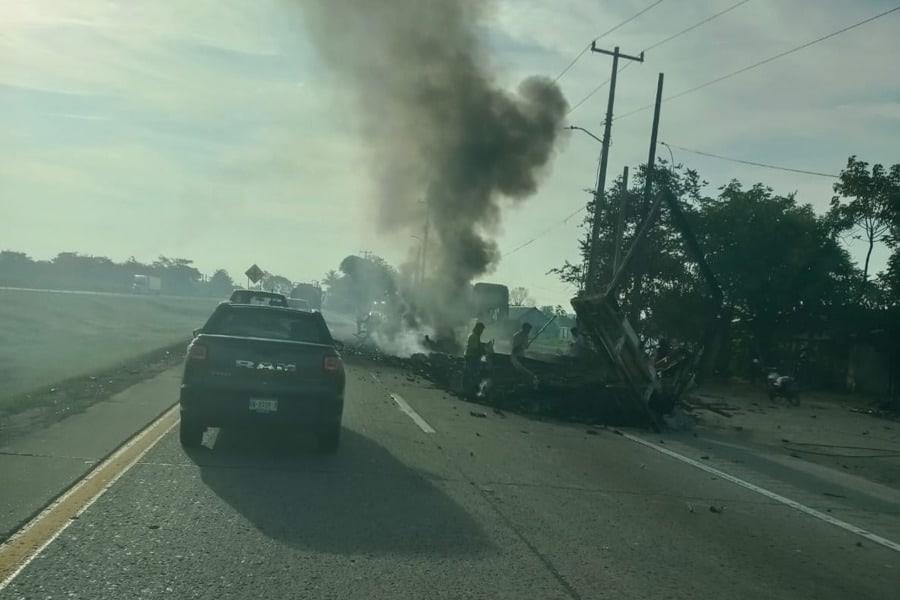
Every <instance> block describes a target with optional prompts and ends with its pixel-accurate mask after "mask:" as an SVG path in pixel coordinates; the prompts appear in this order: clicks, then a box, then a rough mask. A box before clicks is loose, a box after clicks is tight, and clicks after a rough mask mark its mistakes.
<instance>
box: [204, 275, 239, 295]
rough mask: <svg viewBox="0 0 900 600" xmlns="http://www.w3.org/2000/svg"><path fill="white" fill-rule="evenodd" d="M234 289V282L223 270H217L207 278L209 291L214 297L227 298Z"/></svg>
mask: <svg viewBox="0 0 900 600" xmlns="http://www.w3.org/2000/svg"><path fill="white" fill-rule="evenodd" d="M234 288H235V285H234V280H233V279H231V275H229V274H228V271H226V270H225V269H219V270H217V271H216V272H215V273H213V274H212V277H210V278H209V289H210V291H211V292H212V293H213V294H214V295H216V296H227V295H229V294H231V291H232V290H233V289H234Z"/></svg>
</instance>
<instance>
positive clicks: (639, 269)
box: [632, 73, 663, 318]
mask: <svg viewBox="0 0 900 600" xmlns="http://www.w3.org/2000/svg"><path fill="white" fill-rule="evenodd" d="M662 92H663V74H662V73H660V74H659V78H658V79H657V80H656V103H655V104H654V106H653V128H652V129H651V130H650V152H649V154H648V156H647V169H646V171H645V172H644V196H643V199H642V201H641V219H642V220H643V221H646V220H647V219H649V218H650V194H651V192H652V187H653V179H654V177H655V175H656V139H657V137H658V135H659V110H660V106H661V105H662ZM638 252H639V254H636V255H635V261H634V288H633V293H634V296H633V298H634V299H636V298H639V297H640V294H641V276H642V275H643V273H644V271H645V268H644V267H645V265H644V262H645V260H646V257H647V253H646V252H641V251H640V250H638ZM632 304H633V305H634V302H632ZM635 306H636V305H635ZM633 310H635V311H636V310H637V309H636V308H633ZM636 317H637V314H636V313H633V314H632V318H636Z"/></svg>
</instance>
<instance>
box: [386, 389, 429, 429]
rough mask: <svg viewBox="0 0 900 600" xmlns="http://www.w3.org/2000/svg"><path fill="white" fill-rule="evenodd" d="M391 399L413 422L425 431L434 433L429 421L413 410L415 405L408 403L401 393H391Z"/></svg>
mask: <svg viewBox="0 0 900 600" xmlns="http://www.w3.org/2000/svg"><path fill="white" fill-rule="evenodd" d="M391 399H392V400H393V401H394V402H396V403H397V407H398V408H399V409H400V410H401V411H402V412H404V413H406V416H408V417H409V418H410V419H412V420H413V423H415V424H416V425H418V426H419V429H421V430H422V431H424V432H425V433H434V432H435V431H434V428H433V427H432V426H431V425H429V424H428V422H427V421H426V420H425V419H423V418H422V417H421V416H419V413H417V412H416V411H414V410H413V407H412V406H410V405H409V404H407V403H406V400H404V399H403V396H401V395H400V394H391Z"/></svg>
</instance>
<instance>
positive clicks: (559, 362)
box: [348, 190, 725, 428]
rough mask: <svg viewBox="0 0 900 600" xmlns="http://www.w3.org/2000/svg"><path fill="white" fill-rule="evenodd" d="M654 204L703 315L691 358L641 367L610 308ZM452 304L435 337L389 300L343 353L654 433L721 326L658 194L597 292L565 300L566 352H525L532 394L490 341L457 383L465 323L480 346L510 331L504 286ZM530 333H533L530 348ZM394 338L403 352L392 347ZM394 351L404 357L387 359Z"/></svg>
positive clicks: (692, 245) (645, 361)
mask: <svg viewBox="0 0 900 600" xmlns="http://www.w3.org/2000/svg"><path fill="white" fill-rule="evenodd" d="M663 204H665V205H666V207H667V208H668V211H669V214H670V216H671V218H672V219H673V221H674V224H675V225H676V227H677V228H678V229H679V230H680V232H681V233H682V236H683V238H684V242H685V245H686V247H687V249H688V251H689V253H690V254H691V256H692V258H693V259H694V260H695V262H696V263H697V265H698V267H699V269H700V271H701V273H702V274H703V276H704V278H705V280H706V283H707V286H708V288H709V291H710V296H711V300H712V306H711V311H710V314H711V317H710V323H709V326H708V328H707V330H706V332H705V334H704V336H703V342H702V344H700V345H698V346H697V347H695V348H693V349H692V350H688V349H686V348H680V349H676V350H672V351H668V352H666V353H665V354H664V355H659V354H657V356H656V357H655V358H651V357H650V356H648V353H647V352H646V351H645V349H644V347H643V346H642V344H641V341H640V340H639V339H638V336H637V334H636V333H635V331H634V329H633V328H632V326H631V324H630V323H629V321H628V319H627V317H626V316H625V313H624V311H622V310H621V309H620V307H619V306H618V303H617V296H618V294H617V287H618V286H619V284H620V282H621V281H622V280H623V276H624V274H625V273H626V271H627V269H628V268H629V266H630V264H631V262H632V259H633V257H634V254H635V250H636V249H638V248H639V247H640V246H641V244H642V243H643V240H644V238H645V236H646V233H647V230H648V229H649V228H650V227H651V226H652V224H653V221H654V220H655V219H656V218H657V216H658V215H659V212H660V209H661V206H662V205H663ZM462 304H464V305H465V315H466V318H465V319H464V320H461V321H458V322H457V323H455V326H445V327H443V328H442V329H440V330H439V332H437V333H435V331H434V330H433V329H431V328H429V327H428V326H422V325H421V322H422V321H421V317H419V316H417V314H416V312H415V309H414V308H413V306H414V303H410V302H403V301H402V300H401V296H400V295H399V294H398V295H396V296H395V297H394V300H393V301H392V302H388V301H380V302H377V303H376V304H375V305H374V308H375V310H373V311H372V312H370V313H369V314H368V315H367V316H366V318H365V319H364V322H361V323H360V331H359V333H358V336H357V344H355V345H352V346H351V347H349V348H348V350H350V351H351V352H353V353H355V354H357V355H363V356H365V357H367V358H369V359H374V360H379V361H384V362H388V363H391V364H394V365H397V366H401V367H403V368H407V369H411V370H413V371H415V372H416V373H418V374H420V375H422V376H424V377H426V378H428V379H430V380H432V381H433V382H434V383H435V384H437V385H439V386H441V387H443V388H444V389H447V390H449V391H451V392H453V393H456V394H459V395H463V396H466V397H468V398H469V399H472V400H474V401H476V402H480V403H483V404H486V405H490V406H493V407H495V408H507V409H510V408H511V409H519V410H525V411H529V412H538V413H540V414H543V415H547V416H555V417H561V418H574V419H584V420H588V421H591V422H602V423H607V424H631V425H642V426H649V427H653V428H657V427H660V426H661V425H662V417H663V416H664V415H666V414H668V413H670V412H671V411H672V410H673V409H674V408H675V406H676V404H677V403H678V400H679V398H680V397H681V395H682V394H683V393H684V392H685V391H686V390H687V389H689V387H690V386H691V385H692V384H693V383H694V382H695V380H696V379H697V378H698V376H699V375H700V371H701V370H702V365H704V364H707V362H708V360H707V358H708V354H709V351H710V349H711V348H713V346H714V345H715V340H716V338H717V336H718V334H719V332H720V331H721V325H722V323H723V320H724V319H725V316H724V314H723V310H722V308H723V302H722V292H721V289H720V287H719V284H718V282H717V280H716V277H715V276H714V275H713V273H712V271H711V270H710V269H709V267H708V265H707V263H706V261H705V258H704V256H703V254H702V251H701V249H700V247H699V244H698V243H697V240H696V239H695V237H694V235H693V233H692V231H691V230H690V228H689V226H688V224H687V221H686V220H685V219H684V218H683V215H682V213H681V210H680V208H679V206H678V203H677V202H676V201H675V199H674V197H673V196H672V194H671V193H670V192H668V191H667V190H664V191H662V192H660V193H659V194H658V195H657V197H656V198H655V200H654V202H653V204H652V206H651V209H650V213H649V216H648V217H647V219H646V220H645V221H644V223H643V224H642V226H641V228H640V229H639V231H638V232H637V234H636V236H635V239H634V240H633V241H632V244H631V247H630V248H629V250H628V252H627V253H626V255H625V257H624V259H623V260H622V263H621V265H620V266H619V267H618V269H617V271H616V272H615V273H614V275H613V277H612V280H611V282H610V283H609V285H608V286H607V287H606V289H605V290H603V291H602V292H601V293H595V294H583V295H580V296H578V297H576V298H573V299H572V307H573V308H574V310H575V313H576V315H577V323H578V324H577V334H576V335H575V339H574V342H573V343H572V346H571V351H570V352H569V353H567V354H555V355H547V354H543V355H542V354H539V353H529V355H528V356H527V357H526V358H525V359H524V361H525V362H526V365H527V369H528V370H529V371H530V372H532V373H534V375H536V377H537V380H538V382H539V384H538V385H537V386H533V385H532V384H531V382H530V381H529V380H528V379H527V378H523V376H522V373H521V372H520V370H518V369H517V368H515V365H514V361H512V360H511V358H510V355H509V354H507V353H502V352H497V351H495V350H494V343H493V340H491V341H490V342H488V343H486V344H484V345H483V346H484V349H485V352H484V353H483V355H482V356H481V357H480V362H481V365H480V368H479V370H478V373H477V377H478V382H477V385H475V386H474V387H472V386H469V385H467V384H466V382H465V379H466V375H467V373H466V361H465V358H464V356H463V354H462V345H461V344H460V343H459V336H460V335H461V334H462V333H463V332H466V331H467V328H468V329H471V327H472V324H474V323H475V322H482V323H484V325H485V326H486V327H485V336H486V337H487V338H488V339H491V337H492V336H493V337H494V338H495V339H496V338H497V337H500V338H501V339H503V337H502V336H504V335H505V336H507V337H508V336H510V335H511V333H512V330H513V326H512V325H511V322H510V321H509V318H508V316H509V292H508V289H507V288H506V286H503V285H500V284H491V283H476V284H475V285H474V286H471V288H470V289H469V294H468V296H467V298H465V300H464V301H463V302H462ZM540 334H541V331H538V332H537V333H536V334H535V335H534V336H532V338H531V340H532V341H533V340H534V339H535V338H537V337H538V336H539V335H540ZM398 339H403V340H404V343H403V344H398V343H397V340H398ZM398 347H403V348H405V349H406V351H405V352H402V353H399V354H398V353H394V352H391V349H392V348H398ZM467 388H468V389H467Z"/></svg>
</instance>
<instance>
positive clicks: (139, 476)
mask: <svg viewBox="0 0 900 600" xmlns="http://www.w3.org/2000/svg"><path fill="white" fill-rule="evenodd" d="M166 381H169V383H168V384H166V385H168V386H170V387H171V389H162V390H161V389H159V386H147V387H148V390H150V391H148V392H147V393H154V394H161V393H170V394H171V397H172V399H173V401H174V399H175V398H176V397H177V379H176V378H174V377H170V378H169V379H168V380H166ZM679 457H680V458H679ZM685 459H687V460H685ZM692 463H696V464H692ZM697 465H701V466H700V467H698V466H697ZM742 482H743V483H747V484H749V487H748V485H743V484H742ZM754 487H756V488H757V489H753V488H754ZM759 490H762V492H761V491H759ZM822 490H826V491H827V492H829V494H830V495H823V491H822ZM763 492H769V495H766V494H765V493H763ZM898 497H900V496H898V495H897V493H896V491H895V490H892V489H890V488H883V487H880V486H877V485H874V484H866V483H863V482H858V481H855V480H852V479H848V478H847V477H845V476H843V475H842V474H839V473H838V474H835V473H831V472H828V473H825V472H821V471H815V470H809V469H807V470H804V469H803V468H800V467H794V466H791V465H789V464H788V465H786V464H781V463H777V462H775V461H774V460H770V459H769V458H767V457H766V456H764V455H760V454H755V453H754V452H753V451H752V449H746V448H735V447H730V446H726V445H724V444H719V445H715V443H714V441H711V440H704V439H700V438H694V437H693V436H691V435H690V434H679V435H667V436H665V437H660V436H659V435H653V434H648V433H644V432H638V431H621V432H617V431H615V430H612V429H603V428H588V427H586V426H583V425H573V424H562V423H551V422H542V421H537V420H531V419H527V418H524V417H520V416H516V415H513V414H497V413H495V412H493V411H491V410H490V409H486V408H484V407H481V406H477V405H473V404H468V403H466V402H463V401H460V400H458V399H455V398H452V397H448V396H447V395H446V394H445V393H444V392H442V391H441V390H438V389H435V388H433V387H432V386H431V385H430V384H429V383H427V382H425V381H422V380H419V379H415V378H411V377H409V376H408V375H406V374H405V373H403V372H399V371H394V370H391V369H387V368H376V367H372V366H367V365H350V366H349V367H348V388H347V399H346V409H345V414H344V431H343V438H342V445H341V448H340V450H339V451H338V453H337V454H335V455H331V456H329V455H323V454H320V453H318V452H316V450H315V449H314V445H313V442H312V440H311V439H306V438H305V437H303V436H297V437H291V438H286V437H283V436H282V437H279V436H270V435H264V434H256V433H250V432H243V431H239V430H221V431H220V430H210V431H209V432H208V433H207V435H206V438H205V441H204V447H203V448H201V449H200V450H197V451H191V452H185V450H183V449H182V448H181V446H180V445H179V443H178V437H177V431H175V430H172V431H170V432H169V433H168V434H167V435H165V436H164V437H163V438H162V439H161V440H160V441H159V443H158V444H157V445H156V446H155V447H153V448H152V450H150V451H149V452H148V453H147V454H145V455H144V456H143V457H142V458H141V459H140V460H139V461H138V462H137V463H136V464H135V465H134V466H133V467H131V468H130V469H129V470H128V471H127V472H126V473H125V474H124V475H123V476H122V477H121V478H119V479H118V480H116V481H115V483H113V484H112V485H111V486H110V487H109V488H108V489H107V491H106V492H105V493H104V494H103V495H102V496H100V497H99V498H98V499H97V500H96V502H94V503H93V504H91V505H90V506H89V508H87V510H86V511H84V512H83V513H82V514H81V515H80V516H79V517H78V518H77V519H75V520H73V521H71V523H70V524H69V525H68V527H66V528H65V529H64V530H63V531H62V533H61V534H60V535H59V536H58V537H57V538H55V539H54V540H53V541H52V542H51V543H49V544H48V545H47V546H46V547H45V548H44V549H43V550H42V551H41V552H40V553H39V554H38V555H37V557H36V558H35V559H34V560H32V561H31V562H30V563H29V564H27V566H26V567H25V568H24V569H22V570H21V571H20V572H19V573H18V574H17V575H16V576H15V577H14V578H13V579H11V580H9V581H7V582H6V585H5V587H4V588H3V589H2V591H0V599H2V600H6V599H10V600H11V599H21V598H28V599H30V598H41V599H45V598H90V599H94V600H99V599H104V598H109V599H116V600H118V599H122V598H209V599H225V598H275V599H277V598H284V599H288V598H290V599H294V598H510V599H522V598H541V599H543V598H561V599H567V598H617V599H621V598H692V599H693V598H773V599H774V598H785V599H788V598H790V599H797V598H817V599H827V598H834V599H846V598H885V599H888V598H891V599H893V598H896V597H897V593H898V592H897V590H898V589H900V551H898V550H900V546H898V547H897V548H893V547H892V546H891V544H894V543H895V542H897V541H900V503H898V502H897V499H898ZM779 499H781V500H779ZM784 499H787V500H789V501H790V502H794V503H795V504H796V505H797V506H794V505H791V504H789V503H785V502H784V501H783V500H784ZM798 507H799V508H798ZM829 519H831V520H832V521H835V522H830V521H829ZM840 524H844V525H850V526H852V527H857V528H859V530H860V531H854V530H852V527H851V529H847V528H846V527H843V526H842V525H840ZM867 534H868V535H867ZM881 540H883V541H881Z"/></svg>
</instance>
